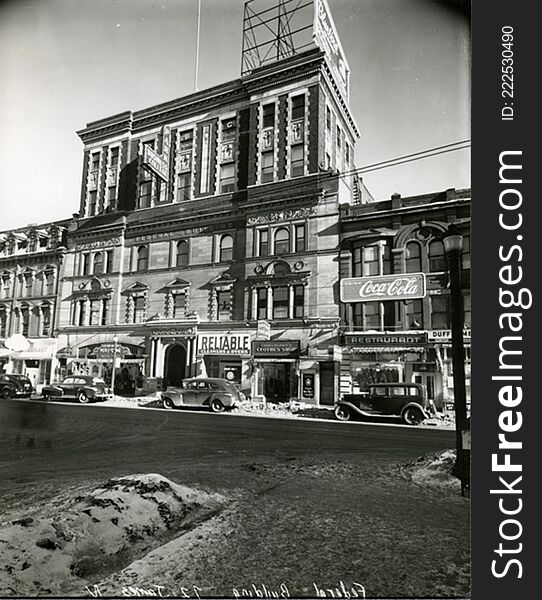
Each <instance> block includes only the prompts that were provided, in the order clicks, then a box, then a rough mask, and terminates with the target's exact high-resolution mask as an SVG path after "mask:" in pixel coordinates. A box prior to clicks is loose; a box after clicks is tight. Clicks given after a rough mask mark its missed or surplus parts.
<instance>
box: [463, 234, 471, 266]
mask: <svg viewBox="0 0 542 600" xmlns="http://www.w3.org/2000/svg"><path fill="white" fill-rule="evenodd" d="M462 266H463V269H470V235H466V236H464V237H463V257H462Z"/></svg>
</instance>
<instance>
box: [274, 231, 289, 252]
mask: <svg viewBox="0 0 542 600" xmlns="http://www.w3.org/2000/svg"><path fill="white" fill-rule="evenodd" d="M288 252H290V232H289V231H288V229H287V228H286V227H280V228H279V229H277V230H276V231H275V254H287V253H288Z"/></svg>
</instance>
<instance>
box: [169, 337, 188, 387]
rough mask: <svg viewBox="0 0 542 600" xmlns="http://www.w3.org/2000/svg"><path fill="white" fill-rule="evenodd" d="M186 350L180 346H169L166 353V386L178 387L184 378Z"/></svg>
mask: <svg viewBox="0 0 542 600" xmlns="http://www.w3.org/2000/svg"><path fill="white" fill-rule="evenodd" d="M185 369H186V348H185V347H184V346H181V345H180V344H174V345H173V346H169V348H168V349H167V351H166V372H165V374H166V377H165V384H166V385H174V386H180V385H181V382H182V380H183V379H184V377H185Z"/></svg>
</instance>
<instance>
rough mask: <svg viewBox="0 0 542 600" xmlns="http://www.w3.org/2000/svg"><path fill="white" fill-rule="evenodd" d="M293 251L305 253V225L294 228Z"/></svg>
mask: <svg viewBox="0 0 542 600" xmlns="http://www.w3.org/2000/svg"><path fill="white" fill-rule="evenodd" d="M295 251H296V252H305V225H304V224H300V225H296V226H295Z"/></svg>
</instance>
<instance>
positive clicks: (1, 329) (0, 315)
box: [0, 310, 8, 337]
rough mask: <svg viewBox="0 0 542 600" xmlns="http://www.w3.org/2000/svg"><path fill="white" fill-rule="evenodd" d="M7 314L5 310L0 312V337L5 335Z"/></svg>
mask: <svg viewBox="0 0 542 600" xmlns="http://www.w3.org/2000/svg"><path fill="white" fill-rule="evenodd" d="M7 331H8V315H7V313H6V311H5V310H3V311H2V312H0V337H7Z"/></svg>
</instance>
